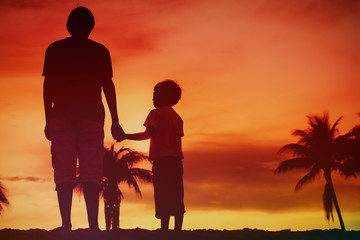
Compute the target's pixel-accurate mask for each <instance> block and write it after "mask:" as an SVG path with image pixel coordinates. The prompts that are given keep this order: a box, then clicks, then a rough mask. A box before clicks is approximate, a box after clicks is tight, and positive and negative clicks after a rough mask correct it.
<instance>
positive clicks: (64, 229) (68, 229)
mask: <svg viewBox="0 0 360 240" xmlns="http://www.w3.org/2000/svg"><path fill="white" fill-rule="evenodd" d="M51 231H54V232H58V233H70V232H71V226H69V227H65V226H61V227H57V228H54V229H52V230H51Z"/></svg>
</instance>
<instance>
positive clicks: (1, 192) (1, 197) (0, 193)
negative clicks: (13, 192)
mask: <svg viewBox="0 0 360 240" xmlns="http://www.w3.org/2000/svg"><path fill="white" fill-rule="evenodd" d="M6 205H9V200H8V199H7V197H6V196H5V188H4V187H3V185H2V184H1V183H0V214H1V213H2V210H3V206H6Z"/></svg>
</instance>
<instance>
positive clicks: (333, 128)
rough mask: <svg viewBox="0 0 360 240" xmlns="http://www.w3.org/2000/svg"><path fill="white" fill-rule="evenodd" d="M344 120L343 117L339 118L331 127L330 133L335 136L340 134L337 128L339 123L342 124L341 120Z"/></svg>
mask: <svg viewBox="0 0 360 240" xmlns="http://www.w3.org/2000/svg"><path fill="white" fill-rule="evenodd" d="M342 118H343V116H341V117H339V118H338V119H337V120H336V121H335V123H334V124H333V125H332V127H331V129H330V132H331V133H332V134H335V133H336V132H338V129H337V128H336V127H337V125H338V124H339V122H340V120H341V119H342Z"/></svg>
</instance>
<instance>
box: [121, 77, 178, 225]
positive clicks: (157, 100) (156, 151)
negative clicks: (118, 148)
mask: <svg viewBox="0 0 360 240" xmlns="http://www.w3.org/2000/svg"><path fill="white" fill-rule="evenodd" d="M180 98H181V88H180V86H179V85H178V84H177V83H176V82H175V81H173V80H165V81H162V82H159V83H158V84H156V86H155V88H154V95H153V104H154V106H155V109H153V110H152V111H150V113H149V115H148V117H147V118H146V120H145V123H144V126H145V127H146V130H145V131H144V132H140V133H134V134H125V135H124V139H130V140H145V139H149V138H150V150H149V157H150V159H151V160H152V161H153V183H154V198H155V217H156V218H159V219H161V229H162V230H167V229H168V228H169V219H170V216H175V230H176V231H180V230H181V228H182V223H183V217H184V213H185V207H184V187H183V179H182V177H183V163H182V159H183V154H182V149H181V138H182V137H183V136H184V132H183V121H182V119H181V117H180V116H179V115H178V114H177V113H176V112H175V110H174V109H173V108H172V106H174V105H175V104H177V103H178V102H179V100H180Z"/></svg>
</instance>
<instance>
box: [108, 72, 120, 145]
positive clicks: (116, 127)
mask: <svg viewBox="0 0 360 240" xmlns="http://www.w3.org/2000/svg"><path fill="white" fill-rule="evenodd" d="M103 91H104V94H105V98H106V101H107V104H108V106H109V110H110V115H111V120H112V124H111V134H112V136H113V138H114V139H115V140H120V139H122V138H123V134H124V130H123V129H122V127H121V126H120V124H119V117H118V112H117V104H116V92H115V85H114V83H113V81H112V79H111V78H109V79H107V80H106V81H104V83H103Z"/></svg>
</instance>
